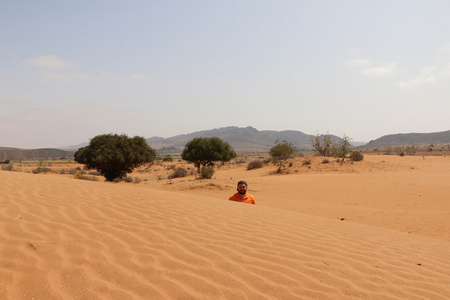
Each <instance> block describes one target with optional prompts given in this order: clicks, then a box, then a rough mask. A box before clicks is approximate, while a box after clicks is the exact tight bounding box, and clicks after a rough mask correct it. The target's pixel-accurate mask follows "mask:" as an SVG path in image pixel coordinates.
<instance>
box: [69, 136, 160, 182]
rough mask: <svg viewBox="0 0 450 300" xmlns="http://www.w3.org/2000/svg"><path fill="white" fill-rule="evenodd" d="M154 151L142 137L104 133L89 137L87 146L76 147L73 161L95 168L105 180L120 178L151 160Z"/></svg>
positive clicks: (154, 156) (153, 157)
mask: <svg viewBox="0 0 450 300" xmlns="http://www.w3.org/2000/svg"><path fill="white" fill-rule="evenodd" d="M155 158H156V152H155V150H153V149H152V148H151V147H150V146H149V145H148V144H147V143H146V142H145V139H144V138H143V137H137V136H136V137H133V138H129V137H128V136H126V135H117V134H104V135H98V136H96V137H94V138H93V139H91V141H90V143H89V145H88V146H86V147H83V148H80V149H78V151H77V152H76V153H75V161H77V162H79V163H81V164H85V165H86V167H87V168H88V169H96V170H97V171H99V172H100V173H101V174H102V175H103V176H104V177H105V178H106V180H107V181H113V180H114V179H116V178H119V179H122V178H124V177H125V176H126V174H127V173H131V172H132V171H133V169H135V168H137V167H139V166H141V165H143V164H145V163H150V162H153V161H154V160H155Z"/></svg>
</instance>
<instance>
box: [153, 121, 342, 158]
mask: <svg viewBox="0 0 450 300" xmlns="http://www.w3.org/2000/svg"><path fill="white" fill-rule="evenodd" d="M213 136H216V137H219V138H221V139H222V140H224V141H225V142H228V143H229V144H230V145H231V146H232V147H233V149H234V150H235V151H238V152H250V151H255V152H259V151H261V152H267V151H269V150H270V148H272V147H273V146H274V145H275V141H277V140H278V141H280V142H282V141H286V142H288V143H291V144H292V145H293V146H294V147H295V148H298V149H312V147H311V137H312V136H311V135H308V134H305V133H303V132H301V131H294V130H285V131H272V130H263V131H259V130H257V129H255V128H253V127H245V128H240V127H235V126H230V127H223V128H216V129H211V130H205V131H197V132H193V133H190V134H181V135H177V136H174V137H170V138H162V137H156V136H155V137H151V138H148V139H146V141H147V143H148V144H149V145H150V146H151V147H152V148H154V149H157V150H165V152H171V151H172V152H180V151H181V150H183V149H184V145H186V143H187V142H189V141H190V140H192V139H194V138H197V137H213ZM331 137H332V139H333V140H340V138H339V137H337V136H334V135H332V136H331Z"/></svg>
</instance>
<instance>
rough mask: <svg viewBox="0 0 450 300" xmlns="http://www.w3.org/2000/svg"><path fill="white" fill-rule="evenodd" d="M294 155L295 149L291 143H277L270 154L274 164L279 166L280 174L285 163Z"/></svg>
mask: <svg viewBox="0 0 450 300" xmlns="http://www.w3.org/2000/svg"><path fill="white" fill-rule="evenodd" d="M293 153H294V147H293V146H292V144H291V143H288V142H286V141H283V142H282V143H280V142H279V141H275V146H273V147H272V148H271V149H270V151H269V154H270V156H271V157H272V161H273V163H274V164H275V165H277V166H278V173H280V172H281V169H282V168H283V167H284V163H285V162H286V161H287V160H288V159H289V158H291V157H292V154H293Z"/></svg>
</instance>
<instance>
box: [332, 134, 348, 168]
mask: <svg viewBox="0 0 450 300" xmlns="http://www.w3.org/2000/svg"><path fill="white" fill-rule="evenodd" d="M350 140H351V138H349V137H348V136H346V135H345V134H344V136H343V137H342V140H341V141H339V142H334V143H333V144H332V145H331V152H332V153H333V156H334V157H337V158H338V161H339V158H342V161H341V164H342V163H343V162H344V159H345V156H346V155H347V154H348V153H349V152H350Z"/></svg>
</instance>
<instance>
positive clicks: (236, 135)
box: [0, 126, 450, 161]
mask: <svg viewBox="0 0 450 300" xmlns="http://www.w3.org/2000/svg"><path fill="white" fill-rule="evenodd" d="M212 136H217V137H219V138H221V139H222V140H224V141H226V142H228V143H230V145H231V146H232V147H233V148H234V150H235V151H237V152H267V151H269V150H270V148H272V147H273V146H274V144H275V141H277V140H278V141H280V142H281V141H286V142H288V143H291V144H292V145H293V146H294V147H295V148H297V149H300V150H311V149H312V147H311V137H313V135H309V134H305V133H303V132H301V131H295V130H285V131H273V130H263V131H259V130H257V129H255V128H253V127H244V128H242V127H235V126H230V127H223V128H216V129H211V130H204V131H197V132H193V133H189V134H181V135H177V136H173V137H170V138H162V137H157V136H154V137H151V138H147V139H146V141H147V143H148V144H149V145H150V146H151V147H152V148H154V149H156V150H157V152H158V153H177V152H178V153H179V152H181V151H182V150H183V149H184V146H185V145H186V143H187V142H189V141H190V140H192V139H193V138H196V137H212ZM331 137H332V139H333V140H340V139H341V138H339V137H337V136H335V135H331ZM351 143H352V145H353V146H355V147H357V146H359V147H363V148H376V147H386V146H398V145H412V144H416V145H432V144H435V145H438V144H450V130H448V131H442V132H433V133H406V134H405V133H399V134H390V135H385V136H382V137H380V138H378V139H376V140H372V141H370V142H369V143H358V142H353V141H351ZM86 145H88V143H82V144H79V145H74V146H70V147H61V149H64V150H60V149H54V148H46V149H30V150H28V149H17V148H7V147H0V161H1V160H2V159H3V160H6V159H9V160H24V159H32V158H33V159H36V158H60V157H72V156H73V154H74V152H75V151H76V150H77V149H78V148H80V147H84V146H86Z"/></svg>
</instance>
